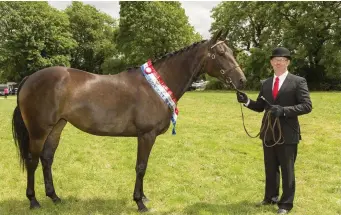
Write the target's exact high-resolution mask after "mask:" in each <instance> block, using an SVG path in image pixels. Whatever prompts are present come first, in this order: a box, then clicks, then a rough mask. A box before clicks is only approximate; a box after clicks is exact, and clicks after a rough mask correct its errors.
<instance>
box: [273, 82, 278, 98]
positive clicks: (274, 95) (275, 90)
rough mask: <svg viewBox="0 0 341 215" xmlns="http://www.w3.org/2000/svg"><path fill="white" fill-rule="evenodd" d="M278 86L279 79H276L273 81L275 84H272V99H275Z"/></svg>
mask: <svg viewBox="0 0 341 215" xmlns="http://www.w3.org/2000/svg"><path fill="white" fill-rule="evenodd" d="M278 86H279V78H278V77H276V79H275V84H274V88H273V90H272V96H273V97H274V99H276V97H277V94H278Z"/></svg>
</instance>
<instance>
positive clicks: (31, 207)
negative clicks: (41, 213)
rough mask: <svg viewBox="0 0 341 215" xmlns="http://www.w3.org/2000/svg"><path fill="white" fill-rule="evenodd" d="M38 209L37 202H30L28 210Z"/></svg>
mask: <svg viewBox="0 0 341 215" xmlns="http://www.w3.org/2000/svg"><path fill="white" fill-rule="evenodd" d="M38 208H41V206H40V204H39V202H37V201H34V202H31V204H30V209H32V210H33V209H38Z"/></svg>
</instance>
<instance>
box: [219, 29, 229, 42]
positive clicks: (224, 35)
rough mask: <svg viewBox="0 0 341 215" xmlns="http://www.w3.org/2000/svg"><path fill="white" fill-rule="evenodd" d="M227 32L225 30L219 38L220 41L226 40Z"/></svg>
mask: <svg viewBox="0 0 341 215" xmlns="http://www.w3.org/2000/svg"><path fill="white" fill-rule="evenodd" d="M228 32H229V31H228V30H226V31H225V33H224V34H222V35H221V36H220V40H226V37H227V33H228Z"/></svg>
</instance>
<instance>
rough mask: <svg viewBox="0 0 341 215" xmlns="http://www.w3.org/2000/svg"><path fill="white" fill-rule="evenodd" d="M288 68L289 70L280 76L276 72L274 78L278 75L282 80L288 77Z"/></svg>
mask: <svg viewBox="0 0 341 215" xmlns="http://www.w3.org/2000/svg"><path fill="white" fill-rule="evenodd" d="M288 73H289V72H288V70H287V71H285V73H283V74H282V75H280V76H276V75H275V74H274V79H275V78H276V77H278V78H279V79H280V80H282V79H283V80H284V79H285V78H286V77H287V75H288Z"/></svg>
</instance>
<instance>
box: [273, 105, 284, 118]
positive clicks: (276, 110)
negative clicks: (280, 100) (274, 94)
mask: <svg viewBox="0 0 341 215" xmlns="http://www.w3.org/2000/svg"><path fill="white" fill-rule="evenodd" d="M270 111H271V114H272V116H274V117H280V116H284V108H283V107H282V106H280V105H272V106H271V107H270Z"/></svg>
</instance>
